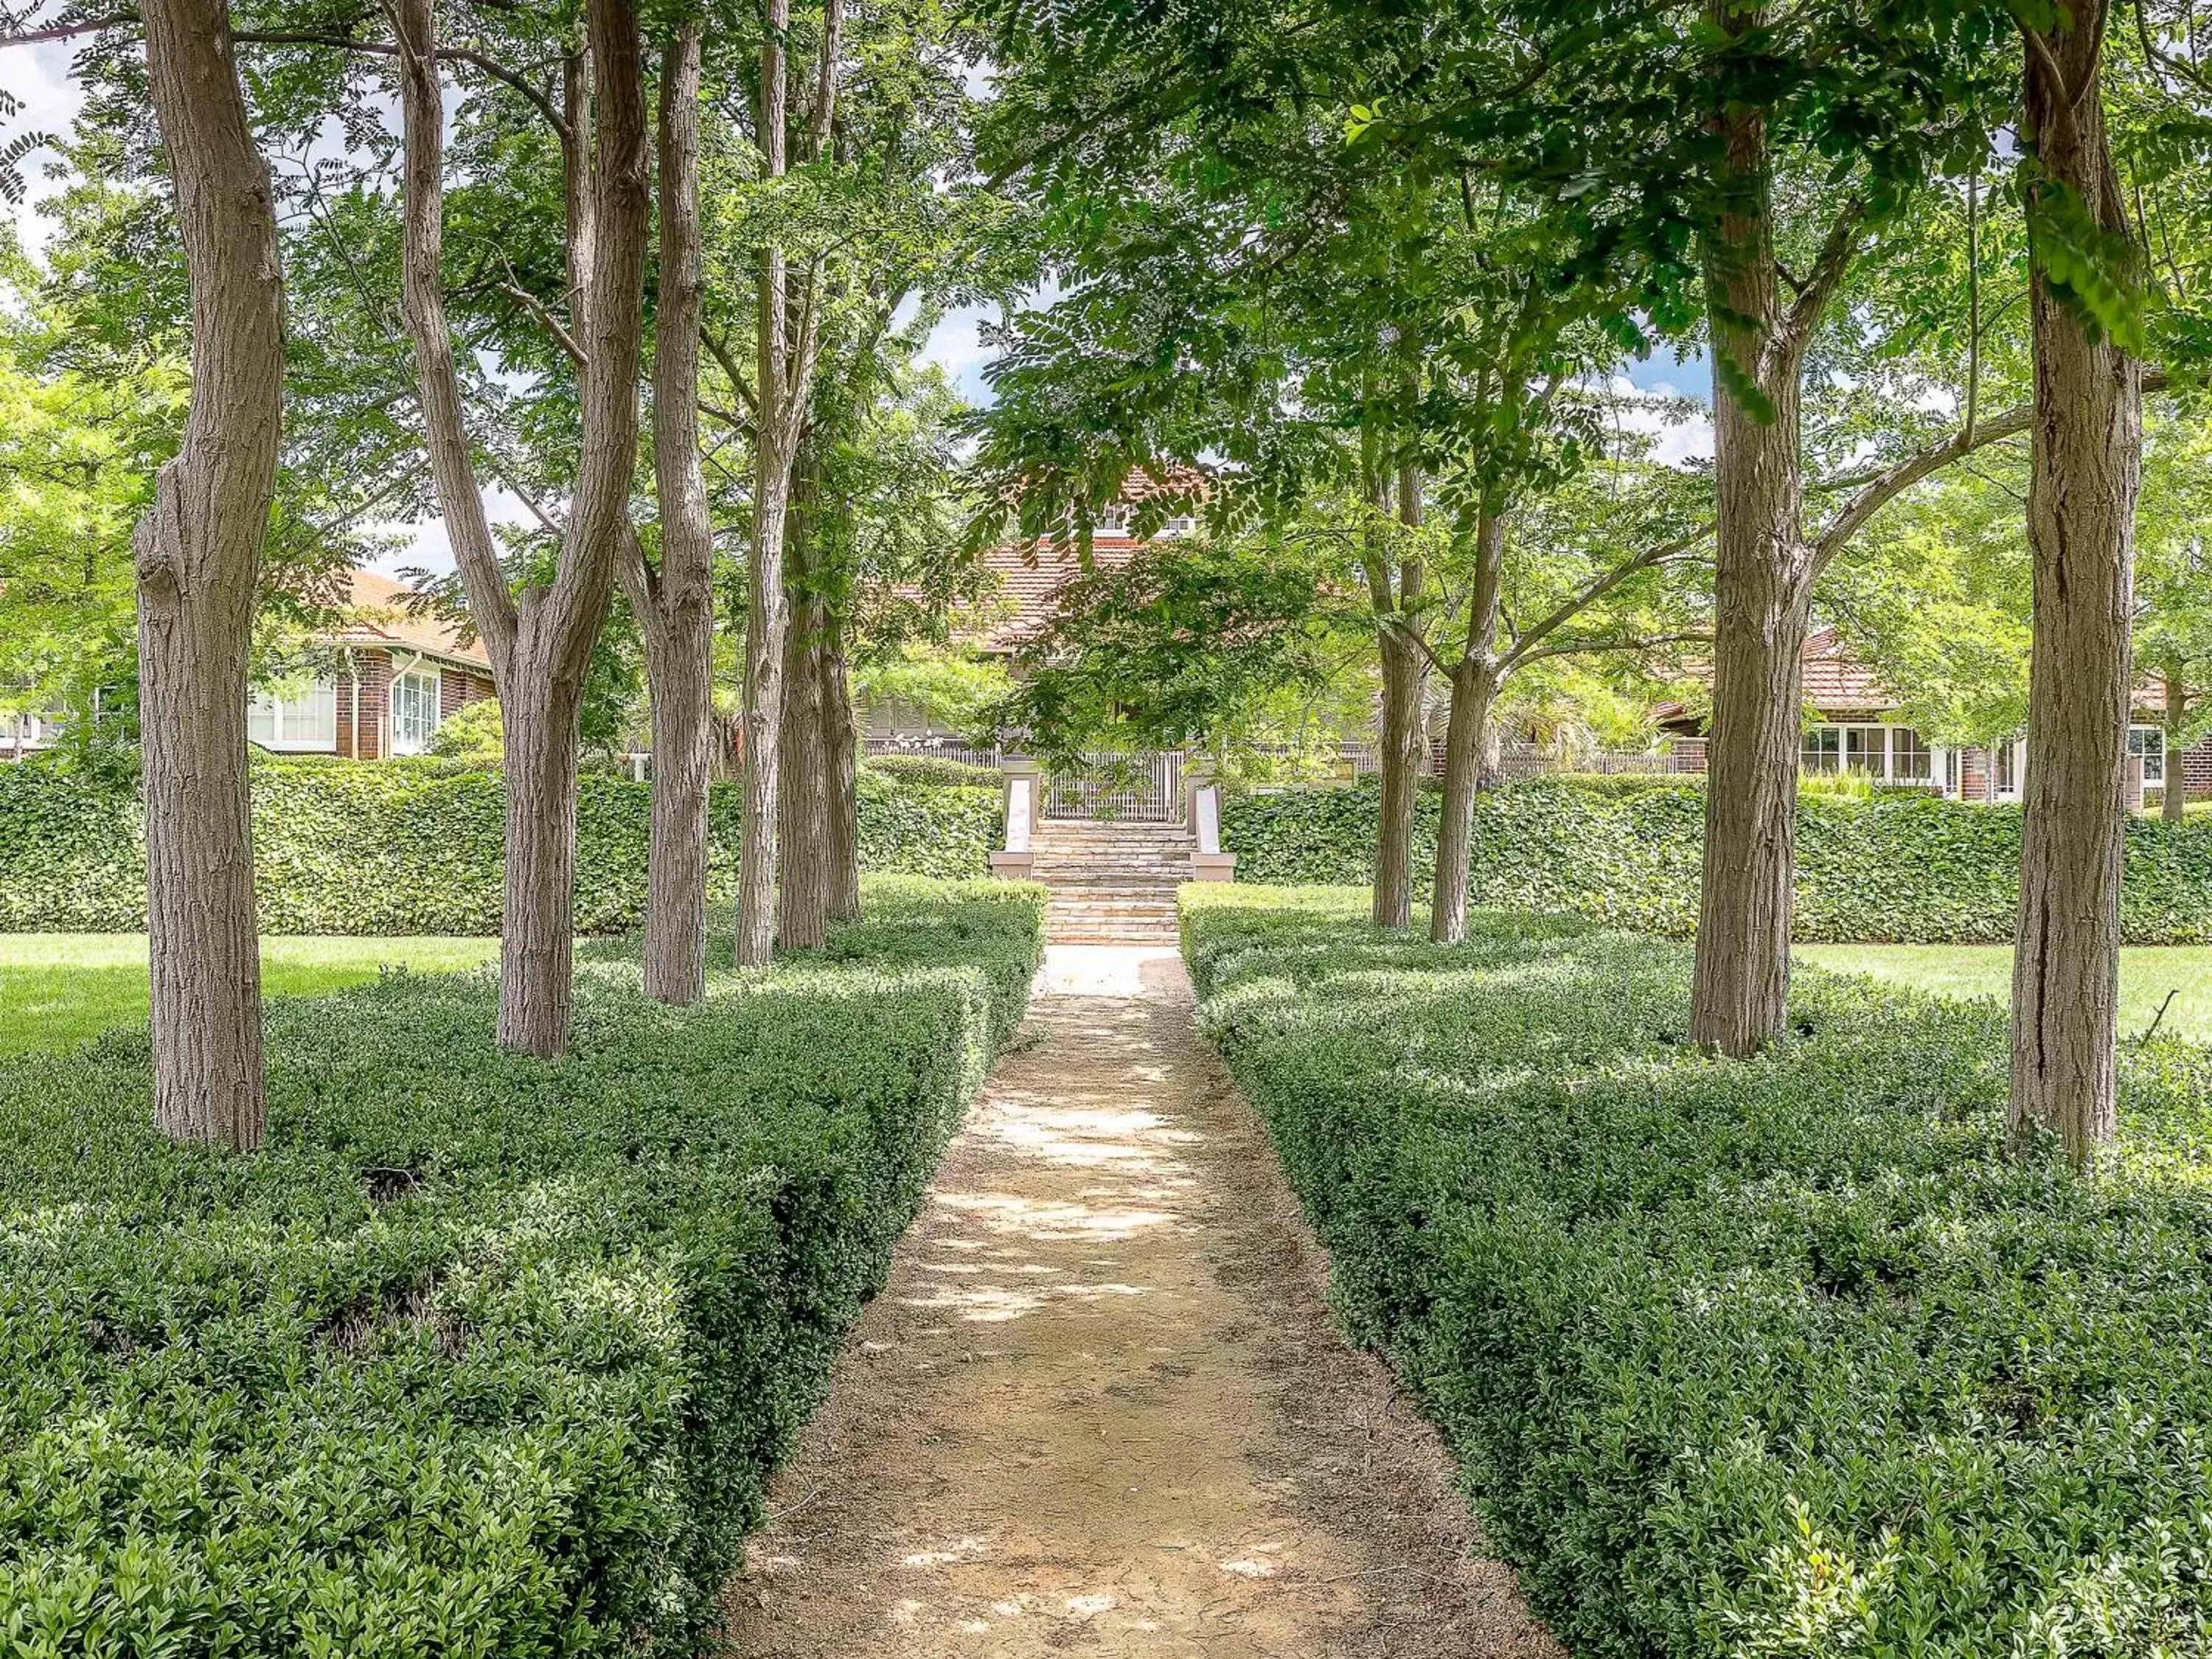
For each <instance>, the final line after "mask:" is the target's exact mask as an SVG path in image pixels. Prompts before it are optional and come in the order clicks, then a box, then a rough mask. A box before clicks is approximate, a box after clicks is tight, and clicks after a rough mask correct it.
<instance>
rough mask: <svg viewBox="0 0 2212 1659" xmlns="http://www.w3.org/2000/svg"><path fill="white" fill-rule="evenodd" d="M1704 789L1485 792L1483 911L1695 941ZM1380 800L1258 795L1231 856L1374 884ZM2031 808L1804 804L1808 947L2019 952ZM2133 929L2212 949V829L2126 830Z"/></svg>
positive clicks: (1434, 808)
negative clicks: (1566, 918)
mask: <svg viewBox="0 0 2212 1659" xmlns="http://www.w3.org/2000/svg"><path fill="white" fill-rule="evenodd" d="M1377 805H1378V796H1377V793H1376V789H1375V787H1373V786H1372V785H1370V784H1360V785H1351V786H1345V787H1335V788H1326V789H1294V790H1285V791H1284V792H1283V793H1279V794H1268V795H1245V796H1241V797H1237V798H1235V799H1231V800H1230V801H1229V802H1227V803H1226V804H1225V808H1224V811H1223V814H1222V830H1221V838H1222V848H1223V850H1225V851H1226V852H1231V853H1234V854H1237V880H1238V881H1240V882H1266V883H1276V884H1298V883H1322V884H1328V883H1340V884H1354V883H1359V882H1365V881H1370V880H1371V879H1372V878H1373V875H1374V868H1375V829H1376V809H1377ZM1439 805H1440V802H1439V798H1438V797H1437V794H1435V793H1433V792H1427V791H1425V792H1424V793H1423V794H1422V796H1421V799H1420V803H1419V812H1418V816H1417V820H1416V828H1415V832H1414V842H1413V858H1414V864H1415V866H1416V872H1417V873H1416V879H1417V881H1418V883H1419V885H1420V888H1421V889H1423V890H1425V888H1426V886H1427V884H1428V883H1429V881H1430V879H1431V872H1433V871H1434V869H1435V867H1436V849H1437V814H1438V808H1439ZM2020 826H2021V814H2020V809H2019V808H2018V807H2013V806H1984V805H1975V804H1971V803H1966V802H1960V801H1953V800H1945V799H1941V798H1938V797H1935V796H1929V795H1923V794H1919V793H1907V792H1904V791H1889V790H1884V791H1879V792H1876V793H1875V794H1873V795H1872V796H1871V797H1869V798H1868V799H1850V798H1848V797H1838V796H1833V795H1825V794H1820V793H1814V792H1808V793H1806V794H1805V795H1803V796H1802V797H1801V799H1799V801H1798V804H1797V906H1796V936H1797V937H1798V938H1799V939H1802V940H1804V941H1806V942H1807V943H1808V944H1811V943H1815V942H1822V943H1826V942H1834V943H1849V942H1860V941H1864V942H1875V941H1893V942H1895V943H1899V944H1905V945H1946V944H1959V945H1964V944H1980V943H1988V944H1996V943H2001V942H2006V941H2009V940H2010V939H2011V938H2012V934H2013V927H2014V921H2015V913H2016V911H2017V909H2018V907H2019V902H2020ZM1704 848H1705V787H1704V785H1703V784H1702V782H1699V781H1675V780H1661V779H1635V780H1627V779H1605V780H1601V781H1596V782H1595V784H1591V783H1585V782H1581V781H1567V780H1560V779H1553V778H1532V779H1529V780H1528V781H1524V782H1518V783H1514V784H1510V785H1508V786H1506V787H1503V788H1500V789H1495V790H1490V791H1486V793H1484V794H1483V795H1482V796H1481V797H1480V804H1479V805H1478V806H1477V808H1476V811H1475V830H1474V854H1473V857H1472V859H1471V860H1470V870H1471V879H1472V895H1471V896H1472V902H1474V903H1475V904H1477V905H1490V906H1496V907H1498V908H1509V909H1522V910H1542V911H1563V912H1566V913H1569V914H1571V915H1582V916H1587V917H1589V918H1591V919H1593V920H1595V921H1602V922H1606V923H1608V924H1610V925H1613V926H1616V927H1628V928H1633V929H1635V930H1637V931H1638V932H1641V933H1661V934H1664V935H1666V936H1668V937H1669V938H1676V939H1686V938H1687V937H1689V936H1690V934H1691V933H1693V932H1694V931H1695V929H1696V927H1697V921H1698V883H1699V867H1700V863H1701V860H1702V857H1703V854H1704ZM2121 927H2122V929H2123V933H2124V938H2125V939H2126V940H2127V942H2128V943H2129V944H2130V945H2201V944H2208V943H2212V818H2201V817H2200V818H2192V819H2191V820H2189V821H2188V822H2186V823H2182V824H2179V825H2174V824H2168V823H2162V822H2160V821H2159V820H2158V819H2155V818H2137V819H2135V820H2133V821H2132V822H2131V823H2130V824H2129V826H2128V852H2127V871H2126V879H2125V887H2124V898H2123V901H2122V906H2121Z"/></svg>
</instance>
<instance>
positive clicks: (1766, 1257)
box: [1183, 888, 2212, 1659]
mask: <svg viewBox="0 0 2212 1659" xmlns="http://www.w3.org/2000/svg"><path fill="white" fill-rule="evenodd" d="M1365 902H1366V901H1365V896H1364V894H1363V893H1360V892H1358V891H1357V890H1337V891H1335V892H1334V893H1326V892H1316V891H1313V890H1307V891H1304V892H1290V891H1285V890H1273V891H1269V890H1264V889H1249V888H1247V889H1221V888H1213V889H1187V890H1186V893H1185V898H1184V911H1183V929H1184V941H1185V946H1186V950H1187V951H1188V956H1189V959H1190V962H1191V964H1192V968H1193V970H1194V976H1195V978H1196V981H1197V982H1198V985H1199V987H1200V994H1201V997H1202V1002H1201V1018H1202V1020H1203V1023H1204V1025H1205V1028H1206V1031H1207V1032H1208V1034H1209V1035H1210V1036H1211V1037H1212V1041H1213V1042H1215V1043H1216V1044H1217V1045H1218V1048H1219V1049H1220V1052H1221V1053H1222V1054H1223V1055H1224V1056H1225V1059H1226V1060H1227V1062H1228V1065H1229V1067H1230V1070H1231V1073H1232V1074H1233V1075H1234V1076H1235V1078H1236V1079H1237V1082H1238V1083H1239V1084H1240V1085H1242V1086H1243V1089H1244V1091H1245V1092H1246V1093H1247V1094H1248V1095H1249V1097H1251V1099H1252V1100H1253V1102H1254V1103H1255V1105H1256V1106H1257V1107H1258V1109H1259V1110H1260V1111H1261V1114H1262V1115H1264V1116H1265V1118H1266V1120H1267V1125H1268V1127H1269V1129H1270V1132H1271V1133H1272V1135H1273V1139H1274V1142H1275V1144H1276V1146H1277V1147H1278V1148H1279V1151H1280V1152H1281V1154H1282V1157H1283V1160H1284V1163H1285V1166H1286V1168H1287V1170H1288V1171H1289V1174H1290V1176H1291V1181H1292V1182H1293V1184H1294V1185H1295V1186H1296V1188H1297V1191H1298V1193H1299V1194H1300V1195H1301V1197H1302V1199H1303V1200H1304V1204H1305V1206H1306V1208H1307V1210H1308V1212H1310V1215H1311V1216H1312V1217H1313V1218H1314V1220H1315V1223H1316V1226H1317V1228H1318V1230H1319V1231H1320V1233H1321V1235H1322V1237H1323V1239H1324V1240H1325V1242H1326V1243H1327V1244H1328V1247H1329V1249H1330V1251H1331V1253H1332V1256H1333V1261H1334V1288H1335V1295H1336V1298H1337V1300H1338V1303H1339V1305H1340V1308H1341V1310H1342V1311H1343V1314H1344V1316H1345V1318H1346V1321H1347V1322H1348V1323H1349V1325H1350V1326H1351V1328H1352V1329H1353V1331H1354V1332H1355V1333H1356V1334H1358V1336H1359V1337H1361V1338H1363V1339H1364V1340H1367V1341H1368V1342H1370V1343H1371V1344H1372V1345H1374V1346H1376V1347H1377V1348H1378V1349H1380V1350H1381V1351H1382V1352H1383V1353H1384V1354H1385V1355H1387V1356H1388V1357H1389V1358H1390V1359H1391V1360H1392V1361H1393V1362H1394V1363H1395V1366H1396V1368H1397V1370H1398V1371H1399V1373H1400V1375H1401V1377H1402V1378H1403V1379H1404V1381H1405V1382H1406V1383H1407V1385H1408V1386H1409V1387H1410V1388H1411V1389H1413V1391H1414V1392H1415V1393H1416V1395H1418V1397H1419V1401H1421V1403H1422V1405H1423V1406H1424V1407H1425V1410H1426V1411H1427V1412H1428V1413H1430V1414H1431V1416H1432V1417H1433V1418H1434V1419H1435V1420H1436V1421H1437V1424H1438V1425H1439V1426H1440V1427H1441V1429H1442V1430H1443V1433H1444V1435H1445V1437H1446V1439H1447V1441H1448V1442H1449V1445H1450V1447H1451V1449H1452V1450H1453V1451H1454V1453H1455V1455H1456V1456H1457V1458H1458V1459H1459V1460H1460V1462H1461V1464H1462V1468H1463V1469H1464V1472H1465V1476H1466V1480H1467V1485H1468V1490H1469V1492H1471V1493H1472V1495H1473V1496H1474V1499H1475V1501H1476V1504H1477V1505H1478V1507H1479V1509H1480V1512H1481V1515H1482V1517H1483V1520H1484V1523H1485V1526H1486V1531H1487V1534H1488V1537H1489V1539H1490V1541H1491V1543H1492V1547H1494V1548H1496V1549H1497V1550H1498V1551H1499V1552H1501V1553H1503V1555H1504V1558H1505V1559H1508V1560H1509V1561H1510V1562H1511V1563H1512V1564H1513V1565H1515V1566H1516V1568H1517V1570H1518V1571H1519V1572H1520V1575H1521V1579H1522V1584H1523V1586H1524V1587H1525V1589H1527V1591H1528V1595H1529V1596H1530V1598H1531V1601H1532V1602H1533V1603H1534V1606H1535V1607H1536V1608H1537V1610H1538V1611H1539V1613H1541V1615H1542V1616H1543V1617H1544V1618H1545V1619H1546V1620H1547V1621H1548V1622H1549V1623H1550V1625H1551V1626H1552V1628H1553V1630H1554V1631H1555V1632H1557V1633H1558V1634H1559V1637H1560V1638H1562V1639H1563V1640H1564V1641H1565V1643H1566V1644H1567V1645H1568V1647H1569V1648H1570V1649H1571V1650H1572V1651H1574V1652H1575V1653H1577V1655H1581V1656H1585V1659H1598V1656H1605V1659H1615V1656H1618V1659H1646V1656H1713V1659H1720V1656H1783V1655H1802V1656H1805V1659H1815V1656H1819V1659H1838V1656H1852V1655H1866V1656H1875V1655H1886V1656H1905V1655H1911V1656H1917V1659H1954V1656H1955V1659H1965V1656H1969V1655H1974V1656H1989V1655H2033V1656H2051V1659H2057V1656H2061V1655H2065V1656H2074V1659H2082V1656H2109V1659H2121V1656H2133V1659H2140V1656H2152V1655H2157V1654H2168V1655H2174V1656H2179V1655H2184V1654H2203V1653H2206V1652H2209V1651H2212V1457H2208V1453H2207V1447H2208V1445H2212V1339H2208V1335H2207V1329H2206V1323H2205V1318H2204V1310H2205V1309H2206V1308H2207V1307H2208V1306H2212V1181H2208V1177H2212V1053H2208V1051H2206V1050H2203V1049H2200V1048H2191V1047H2189V1046H2186V1045H2184V1044H2180V1043H2178V1042H2171V1041H2168V1042H2163V1043H2161V1044H2158V1045H2154V1046H2153V1047H2151V1048H2148V1049H2145V1050H2141V1051H2131V1052H2130V1054H2128V1056H2127V1057H2126V1061H2125V1092H2124V1106H2123V1117H2122V1128H2123V1133H2124V1146H2123V1147H2122V1149H2121V1150H2120V1152H2118V1154H2117V1155H2116V1156H2115V1157H2114V1158H2113V1159H2112V1164H2111V1167H2109V1168H2108V1169H2106V1170H2103V1171H2102V1172H2100V1174H2098V1175H2096V1176H2093V1177H2092V1178H2086V1179H2084V1178H2076V1177H2075V1176H2070V1175H2069V1174H2067V1173H2065V1172H2064V1171H2063V1170H2060V1169H2056V1168H2054V1167H2052V1166H2051V1165H2050V1164H2037V1165H2036V1166H2034V1167H2023V1166H2021V1165H2019V1164H2013V1163H2011V1162H2008V1160H2007V1159H2006V1158H2005V1157H2004V1156H2003V1153H2002V1139H2003V1103H2004V1095H2005V1083H2006V1048H2005V1030H2004V1013H2003V1011H2002V1009H2001V1008H1999V1007H1998V1006H1996V1005H1995V1004H1993V1003H1987V1004H1971V1005H1970V1004H1959V1003H1947V1002H1943V1001H1941V1000H1936V999H1931V998H1928V997H1924V996H1921V995H1917V994H1912V993H1910V992H1905V991H1900V990H1896V989H1884V988H1881V987H1877V986H1876V985H1875V984H1874V983H1873V982H1872V981H1863V980H1852V979H1845V978H1840V977H1838V976H1834V975H1823V974H1819V973H1814V972H1811V971H1807V972H1805V973H1804V974H1803V975H1802V977H1801V978H1800V979H1799V980H1798V981H1797V983H1796V987H1795V989H1794V992H1793V996H1792V1002H1791V1011H1790V1013H1791V1020H1792V1030H1791V1033H1790V1036H1788V1037H1787V1038H1786V1039H1785V1040H1784V1043H1783V1044H1782V1045H1781V1046H1780V1047H1779V1048H1778V1049H1777V1050H1776V1051H1774V1052H1773V1053H1771V1054H1768V1055H1766V1056H1764V1057H1762V1058H1760V1059H1758V1060H1751V1061H1733V1060H1715V1059H1711V1058H1708V1057H1706V1056H1705V1055H1704V1054H1700V1053H1699V1052H1698V1051H1697V1050H1695V1049H1693V1048H1691V1047H1690V1046H1689V1044H1688V1043H1687V1042H1686V1030H1687V1026H1688V1018H1689V1011H1688V966H1689V963H1688V952H1687V951H1686V950H1684V949H1683V948H1682V947H1681V946H1680V945H1673V944H1668V943H1664V942H1660V941H1656V940H1651V939H1642V938H1636V937H1631V936H1628V935H1625V934H1621V933H1610V932H1601V931H1599V930H1598V929H1596V928H1595V927H1591V926H1590V925H1589V924H1588V923H1585V922H1582V921H1574V920H1571V919H1566V918H1551V919H1539V918H1530V917H1526V916H1515V915H1502V914H1497V913H1489V914H1483V915H1478V917H1477V918H1476V919H1475V921H1474V927H1473V930H1472V932H1473V937H1472V939H1471V940H1470V942H1469V944H1468V945H1466V946H1465V947H1463V948H1461V949H1456V950H1442V949H1438V948H1436V947H1431V946H1427V945H1419V944H1415V943H1412V942H1409V941H1407V940H1406V939H1403V938H1401V937H1396V936H1392V935H1389V934H1384V933H1377V932H1376V931H1374V930H1372V929H1370V928H1369V927H1365V926H1364V925H1363V924H1362V922H1361V921H1360V920H1359V918H1360V917H1361V916H1362V915H1364V908H1365Z"/></svg>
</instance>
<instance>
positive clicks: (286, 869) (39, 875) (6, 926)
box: [0, 757, 1002, 933]
mask: <svg viewBox="0 0 2212 1659" xmlns="http://www.w3.org/2000/svg"><path fill="white" fill-rule="evenodd" d="M649 799H650V792H649V791H648V789H647V786H646V785H644V784H640V783H632V782H630V781H629V780H628V779H626V778H620V777H615V776H611V775H607V774H605V773H586V775H584V777H583V778H582V780H581V781H580V783H579V785H578V789H577V809H576V928H577V931H578V932H580V933H618V932H620V931H621V930H623V928H626V927H631V926H633V925H635V923H636V922H637V921H638V920H639V919H640V918H641V916H642V915H643V913H644V909H645V884H646V857H647V848H648V846H649V844H650V838H649V833H648V829H649V826H648V819H647V809H648V801H649ZM742 805H743V803H742V801H741V800H740V798H739V794H738V786H737V785H736V784H734V783H732V784H717V785H716V786H715V787H714V796H713V805H712V807H711V813H712V818H711V823H712V828H711V830H710V834H711V836H712V844H711V849H710V865H709V873H708V889H709V892H710V894H711V895H712V896H714V898H715V899H717V900H727V899H730V898H732V897H733V896H735V892H736V884H737V865H738V836H739V822H740V812H741V811H742ZM1001 810H1002V809H1001V804H1000V795H999V792H998V791H997V790H996V789H985V788H979V787H942V786H939V785H936V784H933V783H930V782H928V781H918V780H910V779H902V778H898V777H895V776H890V775H884V774H882V773H879V772H878V771H876V770H875V769H873V768H867V769H863V770H862V771H861V773H860V826H859V827H860V864H861V867H862V868H863V869H864V870H868V871H878V872H902V873H907V874H913V875H925V876H983V875H988V874H989V873H990V852H991V849H992V848H994V847H995V846H997V845H998V838H999V835H1000V813H1001ZM505 815H506V783H505V781H504V780H503V779H502V778H501V775H500V774H499V773H497V772H496V771H488V770H485V769H481V768H476V767H468V766H463V765H459V764H456V763H451V762H441V761H386V762H356V761H344V760H329V759H303V758H283V759H278V758H269V757H263V758H259V759H257V760H256V762H255V763H254V769H253V835H254V860H255V865H256V875H257V891H258V896H259V902H260V907H261V925H262V930H263V931H264V933H497V932H498V931H499V921H500V912H501V872H502V868H503V863H502V852H501V848H502V846H503V842H504V835H505ZM145 886H146V843H145V815H144V811H143V808H142V807H141V805H139V802H138V799H137V793H136V791H135V789H134V787H132V786H131V784H129V783H128V782H118V781H115V780H112V779H110V778H102V777H98V776H94V775H85V774H77V773H70V772H67V771H64V770H60V769H56V768H53V767H52V766H48V765H43V764H40V763H25V764H21V765H8V766H0V932H9V933H24V932H33V931H42V930H72V929H74V930H84V931H90V932H114V931H128V930H136V929H138V928H142V927H144V926H145V925H146V920H145V919H146V892H145Z"/></svg>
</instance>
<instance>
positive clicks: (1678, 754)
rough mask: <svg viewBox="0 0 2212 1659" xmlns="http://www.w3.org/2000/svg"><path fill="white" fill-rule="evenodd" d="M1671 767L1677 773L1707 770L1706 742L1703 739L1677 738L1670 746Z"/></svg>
mask: <svg viewBox="0 0 2212 1659" xmlns="http://www.w3.org/2000/svg"><path fill="white" fill-rule="evenodd" d="M1668 754H1669V757H1670V762H1671V763H1670V765H1669V767H1668V769H1669V770H1670V771H1675V772H1702V771H1704V770H1705V739H1704V738H1675V739H1674V742H1673V743H1672V744H1669V745H1668Z"/></svg>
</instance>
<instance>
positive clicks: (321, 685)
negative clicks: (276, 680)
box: [246, 680, 338, 749]
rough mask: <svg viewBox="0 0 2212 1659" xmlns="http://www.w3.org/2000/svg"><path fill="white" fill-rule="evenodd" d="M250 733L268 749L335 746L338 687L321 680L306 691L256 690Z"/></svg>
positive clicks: (250, 705) (248, 706)
mask: <svg viewBox="0 0 2212 1659" xmlns="http://www.w3.org/2000/svg"><path fill="white" fill-rule="evenodd" d="M246 739H247V741H249V742H252V743H258V744H260V745H261V746H262V747H263V748H264V749H335V748H337V746H338V689H337V683H336V682H335V681H331V680H317V681H316V682H315V683H314V684H313V685H310V686H308V687H307V688H306V689H305V690H298V691H290V692H287V693H286V694H285V695H284V696H281V697H280V696H275V695H273V694H271V693H270V692H267V691H259V692H256V693H255V694H254V696H253V700H252V702H249V703H247V704H246Z"/></svg>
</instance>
